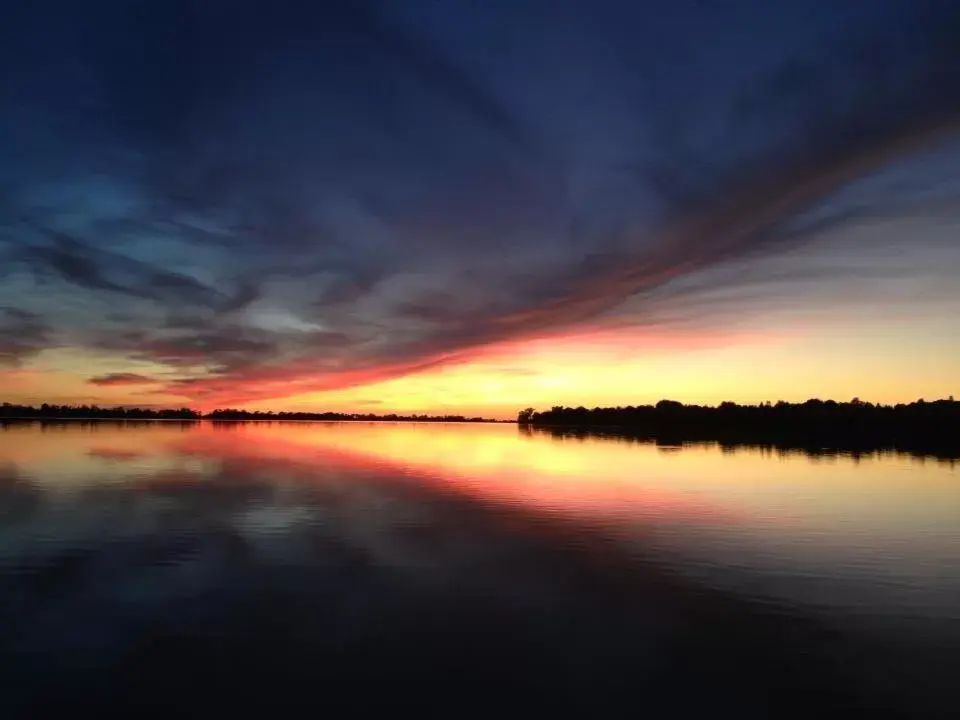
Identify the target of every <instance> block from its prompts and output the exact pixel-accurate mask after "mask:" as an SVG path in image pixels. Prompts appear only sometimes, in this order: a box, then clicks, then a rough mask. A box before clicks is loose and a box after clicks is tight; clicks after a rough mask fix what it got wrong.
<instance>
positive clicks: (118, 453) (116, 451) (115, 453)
mask: <svg viewBox="0 0 960 720" xmlns="http://www.w3.org/2000/svg"><path fill="white" fill-rule="evenodd" d="M87 455H88V456H89V457H92V458H99V459H101V460H112V461H115V462H130V461H132V460H139V459H140V458H143V457H146V453H143V452H139V451H137V450H126V449H124V448H108V447H101V448H90V450H88V451H87Z"/></svg>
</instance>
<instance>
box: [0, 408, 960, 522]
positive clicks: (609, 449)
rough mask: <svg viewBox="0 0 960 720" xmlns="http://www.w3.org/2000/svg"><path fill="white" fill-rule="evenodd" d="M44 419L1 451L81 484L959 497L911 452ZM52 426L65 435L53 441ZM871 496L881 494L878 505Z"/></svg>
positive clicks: (750, 508)
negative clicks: (279, 472) (267, 483)
mask: <svg viewBox="0 0 960 720" xmlns="http://www.w3.org/2000/svg"><path fill="white" fill-rule="evenodd" d="M30 427H31V426H27V425H24V426H10V427H9V428H8V429H7V430H5V431H4V432H2V433H0V454H2V455H3V456H4V457H5V458H7V459H8V461H10V462H13V463H15V464H17V465H18V466H22V467H23V468H25V469H28V470H31V471H32V472H35V473H36V474H38V475H43V476H45V477H48V478H52V479H54V480H57V479H59V480H57V481H58V482H59V481H63V482H68V483H69V482H70V479H71V478H73V479H76V480H79V479H82V478H84V477H89V476H90V475H94V476H96V475H97V473H99V472H101V471H102V470H103V469H104V467H105V466H104V463H108V464H109V463H115V464H116V463H119V464H124V463H126V465H125V466H126V467H128V468H134V467H136V468H141V469H142V470H143V471H144V472H146V471H150V472H160V471H163V472H167V471H173V470H181V471H183V470H187V471H191V470H196V469H198V468H201V467H206V466H207V465H208V464H209V463H210V462H224V461H232V460H240V461H243V462H246V463H255V462H262V463H266V465H264V471H265V472H268V470H267V468H269V467H270V465H271V464H276V465H277V466H278V467H279V466H285V465H286V466H296V467H297V468H299V470H300V471H302V472H305V473H307V474H308V475H310V474H315V475H316V476H317V477H319V478H322V477H323V476H324V473H325V472H328V471H329V470H331V469H332V468H336V467H343V468H346V469H353V470H364V469H369V470H370V471H372V472H375V473H380V474H383V475H384V476H385V478H392V480H390V481H391V482H394V481H401V482H403V481H404V478H407V479H409V480H411V481H413V482H415V483H417V484H422V483H428V484H431V485H433V486H435V487H436V488H437V489H441V490H442V489H447V490H451V491H455V492H463V493H466V494H468V495H471V496H475V497H478V498H481V499H483V498H485V499H489V500H491V501H496V502H509V503H521V504H524V505H530V506H533V507H537V508H541V509H544V510H548V511H551V512H561V513H566V512H572V513H576V514H578V515H595V516H603V517H608V518H614V517H621V518H624V519H629V518H636V517H643V516H648V515H651V514H652V515H664V514H665V515H668V516H670V515H672V516H675V517H677V518H678V519H679V518H682V517H684V516H697V517H701V518H707V517H709V518H712V519H713V521H715V522H729V521H732V520H734V519H736V521H737V522H750V518H751V517H753V518H758V519H759V518H762V522H764V523H775V524H777V525H780V526H782V525H784V524H788V525H790V524H794V523H798V522H800V523H804V522H810V521H812V520H811V518H815V517H818V516H821V515H822V514H823V513H824V512H827V510H828V509H829V513H839V514H843V513H849V514H850V517H862V518H864V519H866V518H873V519H874V520H877V519H882V518H883V517H885V516H887V515H889V516H890V517H891V518H892V517H893V516H895V515H897V514H902V513H903V512H904V511H905V509H906V508H908V507H909V506H914V505H915V506H916V507H917V508H918V509H919V508H924V512H925V513H926V514H927V516H928V518H929V519H930V522H931V523H933V522H935V518H932V517H931V512H932V511H931V508H939V510H938V511H937V512H941V511H942V512H943V513H944V516H945V517H947V516H948V515H949V514H950V513H951V512H954V508H955V506H956V495H955V493H953V492H952V489H953V485H952V483H953V480H954V475H955V471H954V470H952V469H951V468H950V467H949V466H945V465H942V464H939V463H935V462H928V463H922V462H919V461H917V460H913V459H908V458H902V459H898V458H890V457H888V458H884V459H883V460H882V461H881V460H879V459H876V458H869V457H868V458H864V459H862V460H861V461H860V462H859V463H858V464H856V465H855V464H854V463H853V462H852V461H851V460H850V459H849V458H842V457H832V458H829V457H828V458H824V459H819V460H814V459H811V458H808V457H805V456H802V455H799V454H788V455H769V454H761V453H759V452H756V451H752V450H746V449H744V450H739V451H736V452H733V453H730V454H723V453H719V452H717V450H716V448H715V447H711V446H690V447H685V448H684V449H683V450H681V451H678V452H670V451H665V450H663V449H660V448H658V447H656V446H655V445H650V444H634V443H626V442H607V441H598V440H587V441H581V440H577V439H572V438H570V439H564V440H556V439H553V438H551V437H549V436H547V435H544V434H539V433H535V434H533V435H532V436H528V435H525V434H522V433H521V432H519V431H518V430H517V428H516V427H513V426H503V425H457V424H442V423H437V424H430V425H423V424H419V423H412V424H388V423H333V424H328V423H240V424H228V425H217V424H214V423H209V422H204V423H200V424H196V425H189V424H188V425H180V424H179V423H154V424H152V425H149V426H146V429H145V430H144V431H142V432H134V431H130V430H129V429H124V428H123V427H122V426H120V425H112V424H110V423H104V424H99V425H98V424H93V425H91V426H89V427H88V428H87V429H84V430H81V431H77V429H75V430H74V431H73V432H66V431H63V430H57V429H50V430H48V431H47V432H46V433H36V432H31V431H30ZM51 434H56V436H57V442H56V443H52V444H51V443H50V442H49V440H50V435H51ZM814 466H815V470H814ZM41 469H42V470H43V472H40V470H41ZM917 473H921V474H923V475H924V477H925V480H924V482H923V483H918V482H917V481H916V475H917ZM772 474H773V475H775V476H776V482H771V480H770V478H771V476H772ZM866 494H869V496H870V498H871V501H870V503H869V504H867V505H864V504H863V502H862V500H863V497H864V496H865V495H866ZM784 498H786V499H784Z"/></svg>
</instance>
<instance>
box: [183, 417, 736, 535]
mask: <svg viewBox="0 0 960 720" xmlns="http://www.w3.org/2000/svg"><path fill="white" fill-rule="evenodd" d="M357 425H358V426H359V427H363V424H362V423H358V424H357ZM383 427H384V428H389V427H390V426H388V425H386V426H383ZM385 431H387V430H385ZM352 434H353V433H352V432H351V433H349V434H348V433H347V432H345V431H342V430H341V431H338V430H337V429H336V428H334V427H330V426H326V425H324V424H320V423H316V424H314V423H304V424H277V425H275V426H271V425H265V426H263V427H262V428H258V427H256V426H253V425H244V424H238V425H237V426H234V427H233V428H232V429H223V430H221V429H212V428H207V429H205V430H201V431H200V432H193V433H189V434H187V435H186V437H185V438H183V440H182V441H180V442H178V443H177V444H176V448H177V450H178V451H180V452H184V453H187V454H192V455H199V456H203V457H212V458H217V459H220V460H224V461H228V462H237V463H239V464H241V465H242V466H243V467H244V468H245V469H247V470H248V469H250V468H251V467H258V468H261V469H262V470H263V471H265V472H270V471H271V470H273V471H277V470H280V469H285V470H294V471H296V473H297V475H298V476H303V477H309V476H311V475H317V474H322V473H324V472H329V471H337V470H344V471H348V472H350V473H357V472H362V473H364V474H365V475H370V474H373V475H374V476H376V475H380V476H382V477H383V479H384V481H385V482H389V483H390V484H391V485H396V484H398V483H407V484H412V485H413V486H417V487H428V488H429V489H430V491H431V493H435V494H456V495H466V496H469V497H470V498H471V499H473V500H474V501H477V500H480V501H483V502H490V503H496V504H506V505H511V506H523V507H529V508H533V509H538V510H546V511H548V512H551V513H559V514H561V515H569V516H570V517H575V516H576V517H580V516H583V515H586V516H594V517H605V518H607V519H609V520H611V521H616V520H618V519H619V520H629V518H630V517H636V516H637V515H638V514H639V515H646V516H651V517H652V516H656V517H661V518H669V519H670V520H671V521H677V522H684V521H685V520H688V521H693V520H696V521H698V522H702V521H709V522H710V523H712V524H729V523H739V522H742V521H743V520H744V518H743V517H741V516H740V515H739V514H738V513H736V512H734V511H733V510H732V509H731V508H729V507H721V506H718V505H716V504H712V503H709V502H707V501H705V500H704V499H702V498H700V497H698V496H696V495H693V494H689V493H683V492H674V491H669V490H663V489H661V488H651V487H649V486H647V487H643V486H640V485H632V486H629V496H626V495H625V494H624V486H623V485H617V484H613V485H611V484H610V483H609V482H608V481H607V480H606V479H605V478H604V477H602V476H600V477H597V476H594V475H592V474H589V473H585V474H584V475H582V476H579V475H569V474H566V475H562V476H554V475H551V473H549V471H544V470H541V471H537V470H533V469H531V468H528V467H519V466H514V467H511V466H510V465H509V464H508V463H500V464H495V465H488V466H476V467H470V468H468V469H465V468H464V467H461V466H459V465H457V463H456V462H455V461H454V460H455V458H451V461H450V462H449V463H446V462H444V461H443V460H437V459H436V457H433V458H427V457H414V456H412V454H410V455H405V456H403V457H396V456H393V455H391V454H389V453H388V452H385V451H384V450H383V448H382V447H381V446H380V445H379V444H378V443H376V442H371V443H370V445H369V447H365V448H363V449H357V448H356V447H345V446H343V445H338V444H337V440H338V439H339V438H340V437H348V438H349V437H350V435H352ZM374 440H375V437H374ZM421 440H422V441H423V442H427V443H429V442H430V438H429V436H424V437H422V438H421ZM638 511H639V513H638Z"/></svg>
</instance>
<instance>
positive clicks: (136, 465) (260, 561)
mask: <svg viewBox="0 0 960 720" xmlns="http://www.w3.org/2000/svg"><path fill="white" fill-rule="evenodd" d="M958 671H960V471H958V470H957V469H955V468H954V467H952V466H951V465H950V464H948V463H943V462H936V461H929V460H928V461H920V460H918V459H914V458H908V457H906V456H899V455H884V456H882V457H876V456H874V457H869V458H861V459H860V460H859V461H855V460H854V459H851V458H845V457H828V458H819V459H814V458H809V457H806V456H803V455H799V454H790V455H778V454H770V453H762V452H760V451H758V450H751V449H740V450H738V451H736V452H724V451H721V450H720V449H719V448H717V447H709V446H693V447H684V448H658V447H656V446H654V445H636V444H628V443H619V442H616V441H615V440H609V439H594V440H590V439H587V440H576V439H567V440H561V439H554V438H550V437H548V436H546V435H538V434H534V435H532V436H528V435H524V434H523V433H521V432H519V431H518V429H517V428H516V427H513V426H490V425H404V424H400V425H390V424H376V425H374V424H360V423H357V424H264V425H255V424H247V425H223V426H214V425H212V424H209V423H204V424H197V425H180V424H175V423H154V424H140V425H133V424H128V425H122V424H112V423H99V424H79V423H64V424H45V425H41V424H19V425H7V426H3V427H2V429H0V717H3V718H15V717H42V716H49V715H52V714H53V713H55V712H57V713H59V712H63V711H68V712H71V713H74V714H76V713H78V712H88V713H90V714H89V715H88V716H89V717H103V716H105V715H114V716H124V717H127V716H130V717H132V716H134V714H139V715H156V716H164V717H173V716H180V717H182V716H192V715H198V716H199V715H204V716H206V717H211V716H214V717H221V716H230V715H237V714H239V713H253V712H279V713H284V714H289V713H293V712H297V713H313V714H316V715H320V714H328V715H329V714H336V715H349V716H356V715H359V714H363V713H366V712H370V711H386V712H390V713H399V712H403V711H407V710H411V709H412V710H415V711H418V712H420V713H423V712H443V713H444V714H446V715H449V716H453V717H462V716H470V715H475V714H476V715H480V714H483V715H488V714H489V713H497V714H499V715H506V716H512V715H515V714H519V713H520V712H543V713H551V714H554V715H557V714H560V715H566V714H570V715H572V714H579V715H583V714H590V715H593V716H598V717H602V716H616V717H629V716H648V717H649V716H654V717H668V716H669V717H678V716H695V715H696V716H698V717H699V716H703V715H704V714H705V713H710V715H711V716H722V717H728V716H729V717H738V718H745V717H788V716H794V717H810V716H816V715H822V714H824V713H825V712H826V711H828V710H838V709H842V711H843V712H844V713H845V714H846V715H847V716H865V717H866V716H869V717H886V716H891V717H935V716H944V717H947V716H956V715H957V713H960V691H958V689H957V688H955V687H954V685H955V682H956V679H955V678H956V675H957V672H958ZM721 713H722V715H720V714H721ZM728 714H729V715H728Z"/></svg>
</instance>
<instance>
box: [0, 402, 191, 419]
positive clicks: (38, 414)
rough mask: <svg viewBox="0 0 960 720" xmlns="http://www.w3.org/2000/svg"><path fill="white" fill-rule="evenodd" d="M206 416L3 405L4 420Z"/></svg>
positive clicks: (176, 411) (94, 407)
mask: <svg viewBox="0 0 960 720" xmlns="http://www.w3.org/2000/svg"><path fill="white" fill-rule="evenodd" d="M201 417H202V415H201V414H200V413H199V412H197V411H196V410H191V409H190V408H178V409H153V408H137V407H122V406H120V407H100V406H99V405H55V404H49V403H43V404H42V405H40V406H39V407H37V406H34V405H14V404H11V403H8V402H5V403H3V404H2V405H0V418H11V419H20V418H52V419H58V420H60V419H66V420H68V419H78V420H99V419H119V420H199V419H200V418H201Z"/></svg>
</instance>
